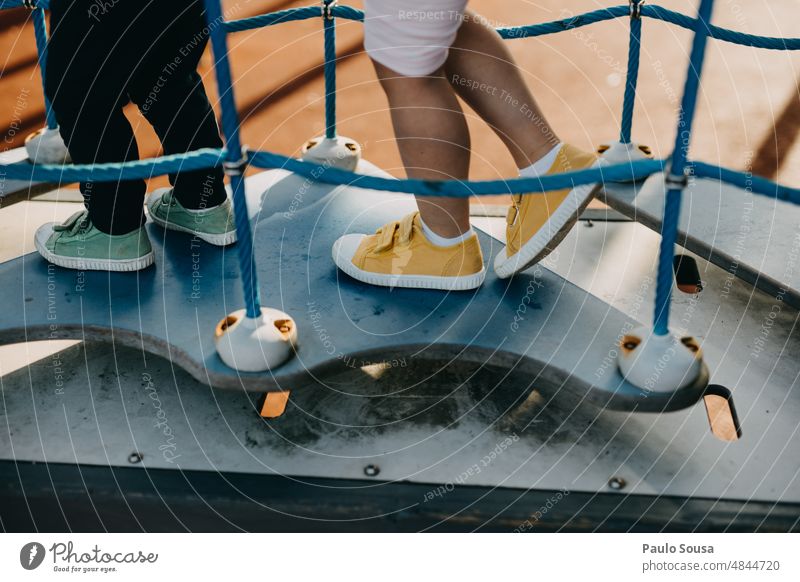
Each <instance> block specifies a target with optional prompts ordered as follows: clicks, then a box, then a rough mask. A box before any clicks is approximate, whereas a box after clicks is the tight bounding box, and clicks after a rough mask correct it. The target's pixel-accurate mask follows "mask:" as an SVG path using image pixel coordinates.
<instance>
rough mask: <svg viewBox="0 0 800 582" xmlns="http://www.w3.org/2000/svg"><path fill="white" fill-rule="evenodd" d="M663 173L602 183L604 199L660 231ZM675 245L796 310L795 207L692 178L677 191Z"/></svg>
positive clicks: (799, 260)
mask: <svg viewBox="0 0 800 582" xmlns="http://www.w3.org/2000/svg"><path fill="white" fill-rule="evenodd" d="M665 191H666V190H665V186H664V175H663V174H653V175H652V176H650V177H649V178H648V179H647V181H646V182H644V184H641V185H640V186H638V187H634V186H632V185H611V186H607V187H606V192H605V201H606V203H607V204H608V205H609V206H611V207H612V208H614V209H615V210H618V211H619V212H621V213H622V214H625V215H626V216H629V217H630V218H633V219H634V220H637V221H639V222H641V223H642V224H644V225H646V226H648V227H650V228H653V229H655V230H657V231H659V232H660V229H661V219H662V217H663V213H664V195H665ZM678 243H679V244H680V245H682V246H684V247H686V248H687V249H689V250H690V251H692V252H695V253H697V254H698V255H699V256H701V257H703V258H704V259H706V260H708V261H711V262H712V263H714V264H715V265H719V266H720V267H722V268H723V269H725V270H726V271H729V272H730V273H733V274H734V275H735V276H737V277H740V278H741V279H743V280H745V281H747V282H748V283H750V284H752V285H755V286H757V287H758V288H760V289H764V290H765V291H766V292H767V293H769V294H771V295H773V296H774V297H778V296H780V297H781V298H782V299H783V300H784V301H786V302H787V303H789V304H791V305H793V306H794V307H796V308H800V207H798V206H796V205H794V204H790V203H788V202H783V201H780V200H774V199H771V198H766V197H764V196H757V195H754V194H753V193H752V192H750V191H748V190H742V189H740V188H736V187H734V186H730V185H728V184H724V183H722V182H719V181H717V180H708V179H692V180H691V181H690V183H689V186H688V187H687V188H686V190H685V191H684V194H683V204H682V207H681V220H680V232H679V234H678Z"/></svg>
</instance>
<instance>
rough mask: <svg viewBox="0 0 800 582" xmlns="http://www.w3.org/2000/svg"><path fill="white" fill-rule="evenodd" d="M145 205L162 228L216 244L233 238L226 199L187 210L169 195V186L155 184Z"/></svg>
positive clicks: (154, 220) (230, 214) (231, 241)
mask: <svg viewBox="0 0 800 582" xmlns="http://www.w3.org/2000/svg"><path fill="white" fill-rule="evenodd" d="M146 206H147V213H148V214H149V215H150V218H151V219H152V220H153V222H155V223H156V224H157V225H159V226H161V227H163V228H167V229H169V230H177V231H180V232H188V233H189V234H193V235H195V236H196V237H197V238H199V239H202V240H204V241H206V242H207V243H210V244H212V245H217V246H220V247H223V246H225V245H229V244H231V243H235V242H236V226H235V224H234V220H233V205H232V204H231V201H230V200H225V202H223V203H222V204H220V205H219V206H214V207H213V208H205V209H203V210H188V209H186V208H184V207H183V206H181V203H180V202H178V200H177V199H176V198H175V197H174V196H173V195H172V188H159V189H158V190H156V191H155V192H153V193H152V194H150V196H149V197H148V198H147V204H146Z"/></svg>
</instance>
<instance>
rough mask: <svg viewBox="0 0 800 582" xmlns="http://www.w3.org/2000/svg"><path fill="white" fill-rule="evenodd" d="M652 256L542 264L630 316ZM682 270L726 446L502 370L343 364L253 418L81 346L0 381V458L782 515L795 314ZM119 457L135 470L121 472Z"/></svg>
mask: <svg viewBox="0 0 800 582" xmlns="http://www.w3.org/2000/svg"><path fill="white" fill-rule="evenodd" d="M494 227H495V228H497V229H502V220H499V221H495V223H494ZM657 245H658V236H657V235H656V234H654V233H652V232H650V231H649V230H647V229H646V228H644V227H643V226H641V225H638V224H633V223H608V224H604V223H594V226H593V227H588V226H586V225H579V226H578V227H576V229H575V230H574V231H573V232H572V234H570V236H568V237H567V238H566V239H565V241H564V242H563V243H562V245H561V246H560V247H559V248H558V250H557V252H556V253H555V254H554V255H551V257H549V258H548V260H547V267H548V268H550V269H552V270H554V271H555V272H557V273H559V274H560V275H562V276H564V277H567V278H569V279H570V280H572V281H574V282H575V283H576V284H577V285H579V286H581V287H583V288H584V289H586V290H589V291H591V292H592V293H594V294H596V295H598V296H599V297H602V298H604V299H606V300H608V301H610V302H612V303H613V305H614V306H616V307H617V308H618V309H620V310H621V311H623V312H625V313H627V314H628V315H629V316H630V317H636V318H641V319H644V320H647V319H648V318H649V314H650V310H651V309H652V290H653V287H652V285H653V275H654V267H655V258H656V251H657ZM699 263H700V269H701V273H702V275H703V278H704V283H705V290H704V291H703V292H702V293H700V294H699V295H696V296H689V295H681V294H679V295H677V296H676V300H675V303H674V306H673V321H674V324H675V326H676V327H677V328H681V329H685V330H687V331H690V332H692V333H694V334H695V335H697V336H698V337H699V338H700V339H701V340H702V341H703V349H704V351H705V353H706V354H707V360H708V362H709V364H710V366H711V369H712V378H713V381H714V382H716V383H719V384H724V385H725V386H727V387H728V388H729V389H730V390H731V391H732V393H733V397H734V400H735V403H736V407H737V409H738V413H739V417H740V419H741V423H742V438H741V439H740V440H739V441H737V442H732V443H727V442H722V441H720V440H718V439H716V438H715V437H713V436H712V435H711V433H710V431H709V428H708V422H707V419H706V413H705V410H704V407H703V405H702V404H698V405H697V406H694V407H691V408H688V409H684V410H680V411H677V412H671V413H666V414H659V415H655V414H636V413H627V412H616V411H611V410H608V409H599V408H598V407H596V406H594V405H590V404H589V403H587V402H586V401H581V399H580V398H577V397H576V394H575V392H574V391H571V390H569V389H566V390H562V391H560V392H557V393H554V394H549V395H548V394H546V393H541V392H539V391H538V390H536V388H538V381H537V379H536V377H535V376H531V375H528V374H526V373H524V372H521V371H519V370H513V369H509V368H506V369H498V368H487V367H484V368H482V369H481V368H480V366H474V365H472V366H471V365H468V364H465V363H464V362H463V361H461V360H456V361H454V362H451V363H449V364H447V365H444V364H442V363H435V362H428V361H424V360H421V359H419V358H414V359H412V358H405V359H402V358H401V359H398V360H396V361H395V362H387V363H386V364H384V365H377V366H376V365H372V366H362V364H363V362H360V361H357V362H354V363H352V364H351V367H350V368H348V369H346V370H345V371H343V372H340V373H337V374H334V375H332V376H326V377H324V378H319V379H318V380H317V381H315V382H310V383H309V382H306V383H296V384H294V385H292V386H288V385H287V386H286V387H287V388H289V387H292V388H295V390H294V391H293V392H292V398H291V401H290V404H289V407H288V409H287V412H286V414H284V416H282V417H281V418H278V419H274V420H270V421H265V420H262V419H260V418H259V417H258V416H257V414H256V411H255V409H254V404H253V402H252V400H251V398H252V397H251V396H249V395H248V394H246V393H244V392H242V391H238V392H237V391H220V390H211V389H209V388H208V387H207V386H205V385H203V384H201V383H198V382H197V381H195V380H194V379H193V378H191V377H190V376H189V375H188V374H187V373H186V372H184V371H183V370H181V369H180V368H179V367H178V366H176V365H174V364H172V363H170V362H169V361H167V360H165V359H163V358H160V357H155V356H152V355H150V354H148V353H147V352H145V351H143V350H141V349H139V350H134V349H130V348H121V347H119V346H116V347H115V346H113V345H110V344H86V345H85V347H76V348H73V349H72V350H69V351H67V352H64V353H62V354H60V355H57V356H54V357H52V358H47V359H45V360H43V361H41V362H39V363H38V364H36V365H34V366H31V368H30V370H20V371H19V372H16V373H14V374H13V375H10V376H6V377H3V378H2V379H0V387H1V388H2V394H1V395H2V399H1V400H0V402H1V403H2V410H0V458H3V459H17V460H20V461H49V462H52V463H83V464H95V465H108V464H110V465H115V466H131V467H142V466H144V467H148V468H158V467H160V468H167V469H169V468H172V469H178V468H180V469H185V470H192V469H196V470H210V471H220V472H242V473H256V474H259V473H261V474H271V473H275V474H283V475H290V476H292V477H293V478H295V479H297V481H298V482H303V481H304V480H305V479H306V478H312V477H330V478H343V479H366V478H367V477H366V476H365V467H366V466H367V465H370V464H372V465H376V466H377V467H378V468H379V470H380V472H379V474H378V475H377V476H376V477H373V479H375V480H376V481H395V480H397V481H400V480H408V481H412V482H418V483H433V484H435V485H431V486H430V489H426V490H425V492H424V494H422V493H421V494H420V498H419V499H418V500H417V503H418V504H419V505H424V504H425V503H427V502H428V501H427V500H428V499H430V498H431V496H435V495H447V488H448V484H464V485H487V486H501V487H512V488H520V489H527V488H536V489H543V490H546V489H551V490H562V489H567V490H570V491H585V492H613V491H612V490H611V489H609V487H608V481H609V479H611V478H612V477H618V478H621V479H623V480H624V481H625V482H626V483H627V485H626V487H625V488H624V489H622V490H620V491H618V493H619V494H620V495H625V494H628V493H632V494H655V495H664V496H670V495H676V496H692V497H706V498H717V497H718V498H720V499H721V500H725V499H737V500H766V501H774V502H779V501H783V502H798V501H800V482H798V470H800V461H798V454H797V453H798V450H800V434H798V432H799V429H798V426H799V425H800V423H798V419H800V398H798V391H797V383H798V377H800V359H799V358H797V353H798V350H800V334H798V332H797V329H796V326H797V322H798V313H797V311H795V310H793V309H791V308H790V307H788V306H786V305H784V304H780V303H776V302H775V300H774V299H772V298H770V297H769V296H767V295H766V294H765V293H763V292H761V291H757V290H753V289H752V288H750V287H749V286H748V285H746V284H744V283H743V282H741V281H739V280H737V279H736V278H734V277H732V276H731V275H730V274H728V273H725V272H724V271H722V270H720V269H718V268H716V267H714V266H713V265H709V264H707V263H705V262H704V261H699ZM776 305H777V307H776ZM766 321H770V322H771V323H770V324H769V328H768V329H769V332H768V333H767V334H766V336H764V335H763V333H764V332H763V330H762V329H763V325H764V322H766ZM526 323H531V320H526ZM581 331H582V333H584V334H586V335H591V334H592V333H593V331H594V328H592V327H591V326H590V325H587V326H582V329H581ZM759 338H761V339H763V345H762V349H761V350H760V351H758V352H756V351H755V346H756V343H755V342H756V340H757V339H759ZM509 439H510V441H509ZM503 443H505V445H503ZM498 447H499V448H498ZM133 451H138V452H141V453H142V454H143V460H142V462H141V463H139V464H129V462H128V456H129V455H130V453H132V452H133ZM498 451H499V452H498ZM320 494H321V495H324V492H321V493H320ZM677 505H680V504H677ZM677 505H676V512H677V511H679V510H680V507H678V506H677ZM397 509H401V508H400V507H398V508H397Z"/></svg>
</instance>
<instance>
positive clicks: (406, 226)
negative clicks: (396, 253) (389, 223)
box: [400, 212, 419, 243]
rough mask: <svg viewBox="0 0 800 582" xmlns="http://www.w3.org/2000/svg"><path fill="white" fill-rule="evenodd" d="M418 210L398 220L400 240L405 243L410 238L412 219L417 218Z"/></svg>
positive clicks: (412, 229)
mask: <svg viewBox="0 0 800 582" xmlns="http://www.w3.org/2000/svg"><path fill="white" fill-rule="evenodd" d="M418 214H419V212H412V213H411V214H409V215H407V216H404V217H403V220H401V221H400V242H401V243H407V242H408V241H410V240H411V234H412V233H413V232H414V221H415V220H416V218H417V215H418Z"/></svg>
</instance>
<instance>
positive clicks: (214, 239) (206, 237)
mask: <svg viewBox="0 0 800 582" xmlns="http://www.w3.org/2000/svg"><path fill="white" fill-rule="evenodd" d="M161 190H169V188H162V189H160V190H156V191H155V192H153V193H152V194H151V195H150V196H148V198H147V202H146V203H145V208H147V215H148V216H149V217H150V220H152V221H153V223H154V224H157V225H158V226H160V227H161V228H165V229H167V230H174V231H176V232H185V233H187V234H191V235H194V236H196V237H197V238H199V239H200V240H203V241H205V242H207V243H208V244H212V245H214V246H217V247H226V246H228V245H231V244H233V243H235V242H236V231H235V230H231V231H229V232H224V233H221V234H209V233H206V232H199V231H196V230H193V229H191V228H187V227H185V226H181V225H179V224H173V223H171V222H167V221H166V220H163V219H161V218H159V217H158V216H157V215H156V213H155V212H153V209H152V208H151V206H154V205H155V203H156V202H157V201H158V200H159V199H160V198H161V197H160V196H158V197H157V196H156V194H158V193H159V192H161Z"/></svg>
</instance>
